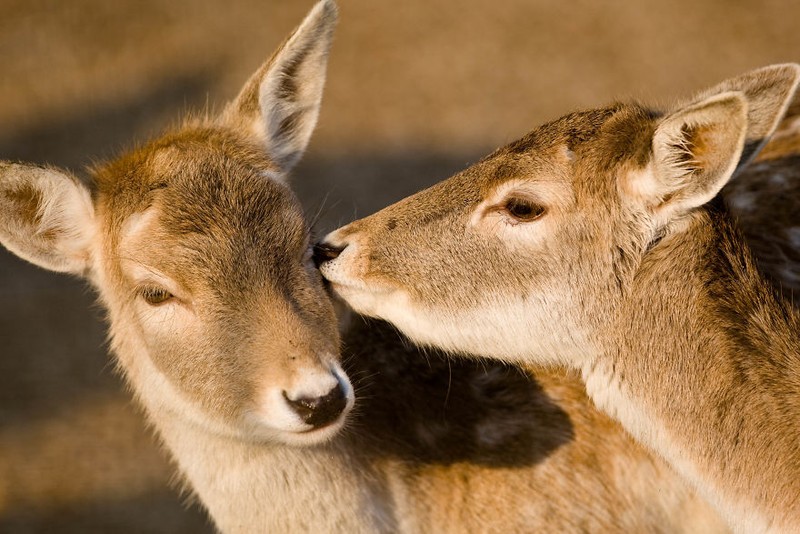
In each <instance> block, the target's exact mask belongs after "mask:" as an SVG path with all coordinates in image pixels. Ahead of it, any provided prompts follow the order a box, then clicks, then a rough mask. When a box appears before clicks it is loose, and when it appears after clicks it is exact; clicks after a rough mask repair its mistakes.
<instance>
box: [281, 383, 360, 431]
mask: <svg viewBox="0 0 800 534" xmlns="http://www.w3.org/2000/svg"><path fill="white" fill-rule="evenodd" d="M283 398H284V399H286V402H287V403H288V404H289V406H291V407H292V409H293V410H294V411H295V413H296V414H297V415H299V416H300V419H302V420H303V422H304V423H306V424H307V425H311V426H313V427H314V428H320V427H323V426H326V425H329V424H330V423H333V422H334V421H336V419H338V418H339V415H341V413H342V411H343V410H344V409H345V407H346V406H347V397H346V395H345V392H344V389H342V386H341V384H336V386H334V388H333V389H332V390H330V391H329V392H328V393H327V394H325V395H324V396H322V397H314V398H311V397H301V398H299V399H290V398H289V397H288V396H287V395H286V392H285V391H284V392H283Z"/></svg>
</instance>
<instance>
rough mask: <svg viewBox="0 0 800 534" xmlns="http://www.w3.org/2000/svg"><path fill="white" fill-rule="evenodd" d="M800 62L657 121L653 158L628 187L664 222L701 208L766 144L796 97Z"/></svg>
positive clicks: (747, 78) (721, 88)
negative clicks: (799, 64)
mask: <svg viewBox="0 0 800 534" xmlns="http://www.w3.org/2000/svg"><path fill="white" fill-rule="evenodd" d="M798 81H800V66H798V65H795V64H785V65H773V66H770V67H765V68H762V69H758V70H755V71H752V72H749V73H747V74H744V75H742V76H738V77H736V78H731V79H730V80H726V81H724V82H722V83H721V84H719V85H717V86H715V87H713V88H711V89H708V90H706V91H703V92H702V93H700V95H699V96H697V97H695V98H693V99H691V100H689V101H688V103H687V104H684V105H681V106H678V107H677V109H675V110H673V111H672V113H669V114H667V115H666V116H665V117H663V118H662V119H661V120H660V121H659V122H658V124H657V125H656V129H655V133H654V134H653V138H652V146H651V150H652V161H651V164H650V166H649V167H648V168H647V169H645V171H644V172H639V173H634V174H632V175H631V176H630V177H629V178H628V181H629V183H628V186H627V187H626V188H625V189H626V190H627V191H630V192H632V193H633V195H634V197H635V199H636V200H637V201H640V202H642V203H643V205H644V207H646V208H648V209H649V210H651V212H652V213H654V214H655V215H656V216H657V219H658V220H660V222H661V223H667V222H669V220H670V219H672V218H673V217H676V216H680V215H681V214H683V213H685V212H687V211H689V210H691V209H693V208H696V207H698V206H702V205H703V204H705V203H706V202H708V201H709V200H711V199H712V198H714V197H715V196H716V194H717V193H718V192H719V191H720V190H721V189H722V187H723V186H724V185H725V184H726V183H727V182H728V181H729V180H730V179H731V177H732V176H733V175H734V173H735V171H736V170H737V169H739V168H740V167H742V166H743V165H745V164H746V163H747V162H748V161H749V160H750V159H751V158H753V157H754V156H755V155H756V154H757V153H758V151H759V150H760V149H761V147H762V146H763V145H764V144H766V142H767V141H768V140H769V137H770V136H771V135H772V133H773V132H774V131H775V128H776V127H777V125H778V124H779V123H780V121H781V119H782V118H783V115H784V114H785V113H786V110H787V108H788V106H789V103H790V102H791V101H792V99H793V98H794V94H795V92H796V90H797V86H798Z"/></svg>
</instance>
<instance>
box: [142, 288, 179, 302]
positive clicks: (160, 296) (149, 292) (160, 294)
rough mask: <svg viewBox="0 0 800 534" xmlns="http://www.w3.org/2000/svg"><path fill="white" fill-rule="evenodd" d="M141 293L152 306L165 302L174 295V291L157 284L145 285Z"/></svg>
mask: <svg viewBox="0 0 800 534" xmlns="http://www.w3.org/2000/svg"><path fill="white" fill-rule="evenodd" d="M139 294H140V295H141V296H142V298H143V299H144V300H145V302H147V303H148V304H150V305H152V306H157V305H159V304H163V303H165V302H166V301H168V300H169V299H171V298H172V296H173V295H172V293H170V292H169V291H167V290H166V289H164V288H163V287H157V286H144V287H143V288H141V289H140V290H139Z"/></svg>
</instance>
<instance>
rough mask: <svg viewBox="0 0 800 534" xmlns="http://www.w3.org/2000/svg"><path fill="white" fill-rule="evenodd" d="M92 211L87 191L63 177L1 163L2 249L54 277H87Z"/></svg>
mask: <svg viewBox="0 0 800 534" xmlns="http://www.w3.org/2000/svg"><path fill="white" fill-rule="evenodd" d="M94 229H95V223H94V207H93V205H92V200H91V195H90V194H89V190H88V188H87V187H86V186H85V185H83V184H82V183H81V182H80V181H79V180H78V179H77V178H75V177H73V176H70V175H68V174H65V173H63V172H61V171H58V170H55V169H49V168H41V167H35V166H32V165H17V164H12V163H4V162H0V243H2V244H3V246H5V247H6V248H7V249H8V250H10V251H11V252H13V253H14V254H16V255H17V256H19V257H20V258H23V259H25V260H28V261H29V262H31V263H33V264H35V265H38V266H40V267H43V268H45V269H50V270H52V271H58V272H65V273H73V274H85V273H86V271H87V270H88V269H89V266H90V259H91V241H92V236H93V235H94Z"/></svg>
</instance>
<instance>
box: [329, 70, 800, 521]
mask: <svg viewBox="0 0 800 534" xmlns="http://www.w3.org/2000/svg"><path fill="white" fill-rule="evenodd" d="M799 78H800V67H798V66H797V65H777V66H773V67H766V68H763V69H759V70H757V71H754V72H751V73H747V74H745V75H743V76H740V77H737V78H734V79H731V80H728V81H726V82H723V83H722V84H720V85H718V86H717V87H715V88H712V89H710V90H708V91H705V92H703V93H701V94H700V95H699V96H697V97H695V98H693V99H689V100H688V101H686V102H685V103H684V104H681V105H679V106H676V107H675V108H674V109H672V110H670V111H668V112H666V113H664V112H661V111H656V110H651V109H648V108H645V107H643V106H640V105H636V104H625V105H615V106H611V107H608V108H604V109H600V110H594V111H587V112H582V113H573V114H571V115H568V116H566V117H563V118H561V119H558V120H556V121H554V122H552V123H550V124H546V125H544V126H542V127H540V128H538V129H537V130H535V131H534V132H532V133H531V134H529V135H528V136H526V137H525V138H523V139H522V140H520V141H517V142H515V143H512V144H510V145H509V146H507V147H505V148H501V149H499V150H498V151H496V152H495V153H494V154H491V155H490V156H488V157H486V158H484V159H483V160H482V161H480V162H479V163H477V164H476V165H474V166H472V167H470V168H469V169H467V170H465V171H463V172H461V173H459V174H458V175H456V176H454V177H452V178H450V179H448V180H445V181H443V182H441V183H439V184H437V185H435V186H433V187H432V188H430V189H428V190H425V191H422V192H420V193H417V194H416V195H413V196H411V197H409V198H407V199H405V200H402V201H400V202H399V203H397V204H395V205H393V206H390V207H388V208H385V209H384V210H382V211H381V212H379V213H377V214H374V215H372V216H370V217H367V218H365V219H363V220H360V221H356V222H354V223H351V224H350V225H347V226H345V227H343V228H341V229H339V230H337V231H335V232H333V233H332V234H330V235H329V236H328V237H326V239H325V242H324V245H325V246H327V247H328V248H329V249H331V250H337V251H338V255H334V256H335V257H334V258H331V259H329V260H328V261H327V262H325V263H323V264H322V266H321V270H322V273H323V275H324V276H325V277H326V278H328V279H329V280H330V281H331V282H332V284H333V287H334V289H335V290H336V291H337V292H338V293H339V294H340V295H341V296H342V297H344V298H345V299H346V300H347V301H348V302H349V303H350V304H351V305H352V306H353V307H354V308H355V309H356V311H359V312H361V313H365V314H368V315H372V316H375V317H379V318H382V319H385V320H388V321H391V322H392V323H394V324H395V325H397V326H398V327H399V328H400V329H401V330H402V331H404V332H405V333H406V334H407V335H409V336H410V337H411V338H412V339H413V340H415V341H417V342H420V343H425V344H429V345H432V346H436V347H440V348H442V349H446V350H449V351H455V352H466V353H471V354H476V355H483V356H490V357H493V358H496V359H500V360H504V361H511V362H517V363H524V364H528V365H532V364H535V365H541V364H553V363H556V364H560V365H566V366H568V367H570V368H572V369H576V370H580V372H581V374H582V378H583V380H584V382H585V383H586V385H587V390H588V393H589V395H590V397H591V398H592V399H593V400H594V401H595V403H596V404H597V405H598V406H599V407H600V408H601V409H602V410H603V411H605V412H606V413H608V414H609V415H611V416H612V417H614V418H616V419H617V420H618V421H620V422H621V423H622V425H623V426H624V427H625V428H626V429H627V430H628V431H629V432H631V434H632V435H633V436H634V437H635V438H637V439H638V440H639V441H640V442H641V443H643V444H644V445H646V446H647V447H649V448H650V449H651V450H652V451H653V452H655V453H658V454H659V455H661V456H663V457H664V458H666V459H667V461H668V462H669V463H670V464H671V465H672V466H673V467H675V468H676V469H677V470H678V471H679V472H680V473H681V474H682V475H683V476H684V477H685V478H686V479H687V480H689V481H690V482H691V483H692V484H693V485H694V487H696V488H697V489H698V491H699V492H700V493H701V494H702V495H704V496H705V497H707V498H708V499H709V500H710V501H711V502H712V503H713V504H714V505H715V506H716V507H717V509H718V510H719V511H720V513H722V514H723V515H724V516H725V517H726V518H727V520H728V521H729V522H730V524H731V526H732V527H733V528H734V529H736V530H738V531H740V532H765V531H775V532H779V531H800V507H798V499H800V428H799V427H798V415H799V414H800V339H799V338H798V332H800V316H799V315H798V310H797V309H796V308H794V307H793V306H792V305H791V303H790V302H789V301H787V300H784V299H783V298H782V296H781V294H780V293H781V291H780V288H777V289H776V287H775V286H773V285H772V284H771V283H770V281H768V280H767V279H766V278H765V277H764V275H762V274H761V272H760V270H759V268H758V266H757V262H756V260H755V259H754V258H753V256H752V254H751V251H750V249H749V248H748V246H747V244H746V242H745V239H744V238H743V236H742V235H741V234H740V231H739V230H738V228H737V227H736V225H735V223H734V220H733V217H732V216H731V215H730V214H729V213H728V210H727V208H725V206H724V205H723V204H722V203H721V202H720V201H719V200H714V199H715V198H717V196H718V194H719V192H720V190H721V189H722V187H723V186H724V185H725V184H726V183H727V182H728V181H729V180H730V179H731V177H732V176H733V175H734V174H735V173H736V172H737V171H738V176H737V180H738V182H739V183H740V184H741V185H738V186H737V185H734V186H733V187H735V188H738V189H739V191H737V190H733V191H730V193H731V195H732V196H731V202H732V203H733V204H734V205H735V204H736V203H740V204H741V206H739V210H738V212H739V213H741V217H742V220H743V221H744V222H746V223H754V224H759V223H760V221H763V220H765V219H766V218H768V217H773V220H772V221H770V222H769V223H768V224H765V225H762V226H754V227H753V228H750V229H748V231H749V232H750V235H751V236H752V238H753V240H754V241H755V242H756V243H757V245H756V246H757V247H762V248H764V249H765V250H767V252H768V253H767V254H765V255H764V257H763V258H761V262H762V263H763V264H764V265H765V267H767V268H768V269H769V268H770V267H771V271H772V275H773V277H774V279H775V280H778V281H780V280H785V282H786V284H785V286H784V289H783V291H784V292H785V293H787V294H788V290H789V288H791V287H792V286H793V285H794V284H796V281H797V278H796V276H795V274H794V273H796V271H797V263H791V260H790V258H791V257H793V256H792V255H794V254H796V253H797V250H798V249H800V239H797V235H796V234H798V230H797V228H798V219H797V213H798V212H797V211H796V206H795V207H794V211H791V212H790V211H789V209H786V208H784V209H786V211H784V212H783V215H784V216H783V217H781V218H775V215H780V213H781V212H780V211H778V212H777V213H776V212H772V211H769V210H765V209H764V206H763V205H762V206H758V205H756V204H755V203H753V204H752V205H750V204H749V202H750V200H749V199H748V200H747V201H745V199H747V197H746V195H747V194H749V193H748V191H747V189H748V187H751V188H755V189H757V190H759V194H761V193H765V192H766V191H760V189H761V188H764V189H767V188H766V187H765V186H764V184H767V183H772V184H773V185H774V186H775V187H783V188H784V189H783V191H785V193H789V192H790V191H796V190H797V181H796V180H795V181H794V183H791V182H790V180H791V179H792V178H793V177H796V175H797V167H796V165H794V164H795V163H796V161H797V152H793V151H792V150H791V147H796V146H797V144H796V142H795V141H792V139H794V138H795V136H797V130H796V128H795V127H794V126H791V127H787V126H785V125H784V126H781V132H782V133H781V134H780V137H779V138H778V139H776V145H775V146H773V147H772V148H771V147H770V146H769V145H767V147H766V149H765V151H764V153H763V154H764V155H763V156H762V159H760V160H758V161H757V162H756V164H755V165H754V166H753V167H751V170H749V171H748V168H747V167H746V166H745V164H746V163H747V161H748V160H749V159H750V158H751V157H752V156H754V155H755V152H756V151H757V150H758V149H759V148H760V147H761V146H762V145H763V144H764V142H765V141H766V140H768V139H769V137H770V135H771V134H772V132H773V130H774V129H775V128H776V126H777V125H778V124H779V123H781V119H782V118H783V116H784V114H785V113H786V110H787V108H789V109H790V113H791V110H792V109H794V107H789V104H790V102H791V101H792V98H793V95H794V94H795V91H796V88H797V84H798V79H799ZM773 158H775V159H773ZM778 159H780V161H778ZM751 180H752V181H751ZM790 184H791V185H790ZM737 193H738V195H739V196H737ZM782 200H784V201H785V200H786V198H785V194H784V197H783V199H782ZM773 202H776V203H777V199H775V200H773ZM521 205H522V206H527V211H523V212H522V214H520V212H519V210H518V208H519V206H521ZM756 212H760V213H759V214H758V215H756ZM526 213H536V214H537V216H536V217H529V218H527V219H526V216H525V214H526ZM770 229H772V235H768V236H766V237H763V236H762V234H763V233H769V230H770ZM781 241H782V245H781V247H776V245H775V244H776V243H777V242H781ZM787 244H788V245H787ZM783 251H791V252H785V254H786V255H785V256H784V252H783ZM787 296H788V295H787Z"/></svg>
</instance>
